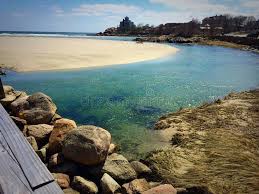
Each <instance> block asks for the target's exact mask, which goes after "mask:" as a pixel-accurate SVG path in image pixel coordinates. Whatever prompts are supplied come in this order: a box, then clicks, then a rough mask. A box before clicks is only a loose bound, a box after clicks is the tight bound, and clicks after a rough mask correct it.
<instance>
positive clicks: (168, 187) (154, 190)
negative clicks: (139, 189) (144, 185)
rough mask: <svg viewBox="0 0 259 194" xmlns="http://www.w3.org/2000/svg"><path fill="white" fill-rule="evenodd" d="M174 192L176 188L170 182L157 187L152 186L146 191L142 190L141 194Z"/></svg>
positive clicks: (172, 193)
mask: <svg viewBox="0 0 259 194" xmlns="http://www.w3.org/2000/svg"><path fill="white" fill-rule="evenodd" d="M158 193H159V194H176V193H177V191H176V189H175V188H174V187H173V186H172V185H170V184H164V185H160V186H157V187H153V188H152V189H149V190H147V191H144V192H143V193H142V194H158Z"/></svg>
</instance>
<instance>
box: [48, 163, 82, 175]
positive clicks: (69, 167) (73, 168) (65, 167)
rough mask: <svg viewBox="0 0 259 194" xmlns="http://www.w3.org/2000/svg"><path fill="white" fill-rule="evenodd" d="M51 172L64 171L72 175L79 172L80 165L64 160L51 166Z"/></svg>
mask: <svg viewBox="0 0 259 194" xmlns="http://www.w3.org/2000/svg"><path fill="white" fill-rule="evenodd" d="M51 172H55V173H64V174H68V175H69V176H73V175H75V174H79V173H80V166H79V165H78V164H76V163H74V162H71V161H67V160H64V161H63V162H61V163H60V164H59V165H57V166H55V167H53V168H51Z"/></svg>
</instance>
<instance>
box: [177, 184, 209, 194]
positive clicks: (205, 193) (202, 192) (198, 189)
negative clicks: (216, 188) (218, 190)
mask: <svg viewBox="0 0 259 194" xmlns="http://www.w3.org/2000/svg"><path fill="white" fill-rule="evenodd" d="M182 193H183V194H184V192H182ZM186 193H187V194H196V193H199V194H213V192H212V191H211V190H210V189H209V188H208V187H207V186H204V185H196V186H191V187H188V188H186Z"/></svg>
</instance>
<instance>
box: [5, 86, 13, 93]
mask: <svg viewBox="0 0 259 194" xmlns="http://www.w3.org/2000/svg"><path fill="white" fill-rule="evenodd" d="M3 88H4V93H5V94H6V95H8V94H12V93H13V92H14V89H13V87H12V86H8V85H4V86H3Z"/></svg>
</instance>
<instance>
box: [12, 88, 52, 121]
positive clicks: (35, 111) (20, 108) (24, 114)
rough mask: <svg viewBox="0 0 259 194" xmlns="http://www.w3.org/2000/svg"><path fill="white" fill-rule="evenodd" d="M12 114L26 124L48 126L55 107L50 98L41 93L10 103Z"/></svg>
mask: <svg viewBox="0 0 259 194" xmlns="http://www.w3.org/2000/svg"><path fill="white" fill-rule="evenodd" d="M11 110H12V113H13V114H14V115H15V116H17V117H19V118H22V119H25V120H26V121H27V122H28V124H49V123H50V122H51V120H52V117H53V116H54V115H55V113H56V110H57V107H56V105H55V104H54V103H53V101H52V100H51V98H50V97H49V96H47V95H45V94H43V93H35V94H33V95H31V96H29V97H27V96H25V97H21V98H18V99H17V100H15V101H14V102H12V103H11Z"/></svg>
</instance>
